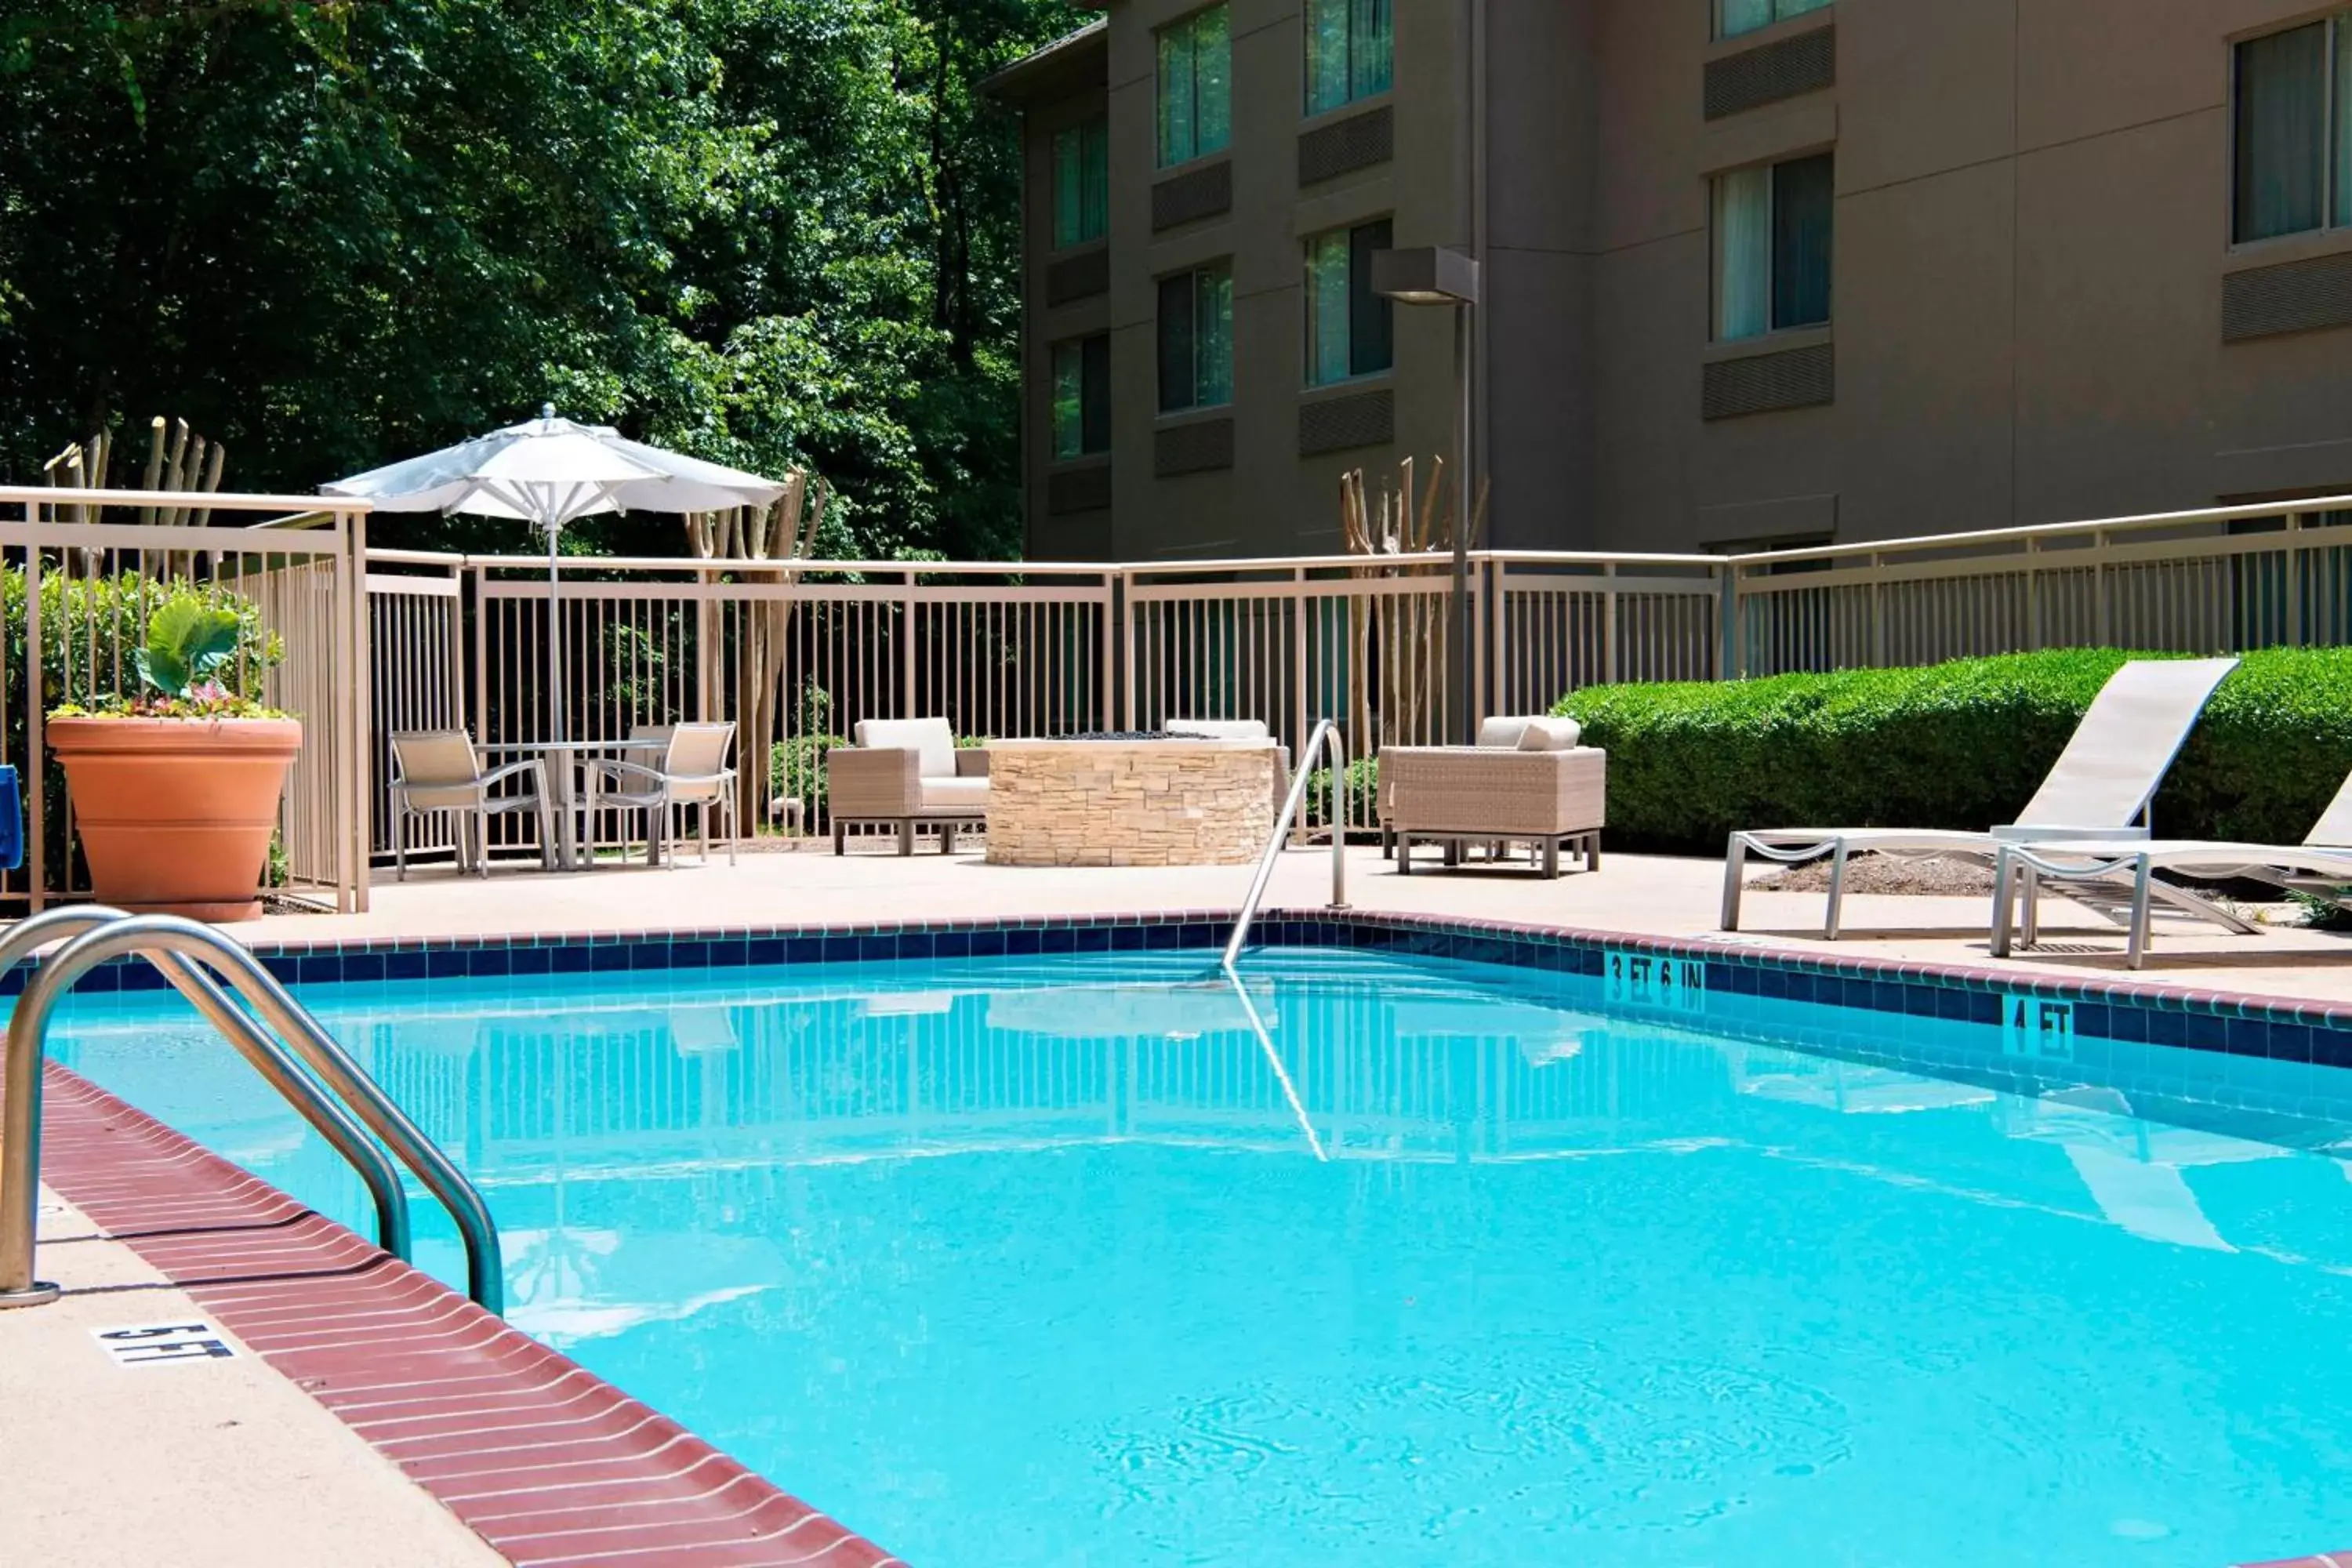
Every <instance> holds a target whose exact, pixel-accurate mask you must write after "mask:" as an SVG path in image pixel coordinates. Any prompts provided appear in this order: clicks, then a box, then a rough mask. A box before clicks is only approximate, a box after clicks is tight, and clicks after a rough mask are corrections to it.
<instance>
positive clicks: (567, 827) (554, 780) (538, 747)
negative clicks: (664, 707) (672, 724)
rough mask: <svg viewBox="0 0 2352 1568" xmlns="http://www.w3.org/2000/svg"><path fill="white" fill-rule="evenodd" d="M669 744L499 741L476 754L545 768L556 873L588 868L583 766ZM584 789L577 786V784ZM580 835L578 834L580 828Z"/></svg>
mask: <svg viewBox="0 0 2352 1568" xmlns="http://www.w3.org/2000/svg"><path fill="white" fill-rule="evenodd" d="M668 745H669V742H667V741H666V740H660V739H646V740H618V741H499V742H494V743H492V744H489V745H486V746H479V747H477V748H476V750H478V751H481V752H488V753H490V754H492V755H497V756H516V757H537V758H539V759H540V760H541V762H542V763H545V764H546V767H547V808H548V810H549V812H550V813H551V814H552V815H553V816H554V817H555V864H556V867H557V868H558V869H561V870H566V871H586V870H592V869H593V868H594V867H595V864H596V857H595V837H596V832H595V816H596V770H595V769H594V768H593V767H589V768H584V769H583V767H582V766H581V763H583V761H593V759H595V758H599V757H616V758H622V759H626V758H627V757H628V756H629V755H630V753H632V752H662V751H664V750H666V749H667V747H668ZM583 778H584V780H585V784H584V785H583V782H582V781H583ZM583 823H584V824H585V825H586V831H585V832H583V831H582V827H583Z"/></svg>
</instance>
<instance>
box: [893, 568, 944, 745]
mask: <svg viewBox="0 0 2352 1568" xmlns="http://www.w3.org/2000/svg"><path fill="white" fill-rule="evenodd" d="M906 578H907V580H906V582H905V583H903V584H900V586H902V587H904V588H905V589H906V590H907V594H906V596H905V597H904V598H901V599H900V600H899V601H898V668H899V669H900V671H902V674H901V675H900V677H899V687H900V690H899V696H898V704H899V705H898V717H899V718H901V719H913V718H917V717H919V714H918V713H917V712H916V711H915V667H916V665H917V663H918V662H919V661H918V658H917V656H916V652H915V638H916V637H917V635H918V634H917V633H916V630H915V592H914V590H915V574H914V572H913V571H912V569H909V570H908V572H907V574H906ZM940 706H941V707H942V708H944V707H945V706H946V704H945V703H941V704H940Z"/></svg>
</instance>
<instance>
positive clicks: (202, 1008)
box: [0, 904, 413, 1262]
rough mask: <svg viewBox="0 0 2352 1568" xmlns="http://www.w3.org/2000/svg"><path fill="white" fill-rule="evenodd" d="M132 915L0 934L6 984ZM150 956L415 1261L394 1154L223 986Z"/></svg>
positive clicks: (38, 922) (54, 921)
mask: <svg viewBox="0 0 2352 1568" xmlns="http://www.w3.org/2000/svg"><path fill="white" fill-rule="evenodd" d="M130 918H131V916H130V914H129V912H128V911H126V910H118V909H114V908H112V907H111V906H110V905H106V904H69V905H67V906H65V907H64V908H61V909H54V910H44V911H43V912H42V913H40V914H37V915H34V916H31V917H30V918H28V919H26V920H23V921H18V922H17V923H16V925H15V926H14V927H12V928H11V929H10V930H9V931H8V933H7V935H6V936H5V937H0V979H5V978H6V977H7V975H8V973H9V971H11V970H13V969H15V968H16V965H17V964H19V963H23V962H24V961H25V960H26V959H27V958H29V957H31V956H32V954H33V953H34V952H36V951H37V950H38V949H40V948H43V947H46V946H47V945H48V944H49V943H50V942H66V941H68V940H70V939H72V938H74V937H78V936H80V935H82V934H83V933H85V932H87V931H94V930H96V929H98V928H99V927H100V926H105V925H111V924H113V923H114V922H115V921H124V920H129V919H130ZM149 957H150V958H151V960H152V962H153V963H154V965H155V967H156V969H158V970H159V971H161V972H162V973H163V978H164V979H166V980H168V981H170V982H171V983H172V987H173V989H174V990H176V991H177V992H179V993H180V994H181V995H183V996H184V997H186V998H187V999H188V1002H189V1004H190V1005H192V1006H194V1008H195V1009H196V1011H197V1012H199V1013H201V1014H203V1015H204V1016H205V1021H206V1022H208V1023H210V1024H211V1025H212V1026H213V1027H214V1028H215V1029H216V1030H218V1031H219V1032H220V1034H221V1036H222V1037H224V1038H225V1039H226V1040H227V1041H228V1043H229V1044H230V1045H231V1046H232V1047H235V1048H236V1053H237V1055H239V1056H241V1057H243V1058H245V1059H246V1062H247V1065H248V1066H250V1067H251V1068H253V1070H254V1071H256V1072H257V1073H259V1074H260V1075H261V1078H262V1081H263V1082H265V1083H267V1084H268V1085H269V1087H270V1088H272V1089H276V1090H277V1091H278V1096H279V1098H281V1099H283V1100H285V1101H286V1102H287V1103H288V1104H289V1105H291V1106H292V1107H293V1108H294V1109H295V1110H297V1111H299V1112H300V1113H301V1116H302V1120H303V1121H307V1122H309V1123H310V1126H311V1128H312V1130H313V1131H316V1132H317V1133H318V1134H319V1136H320V1137H321V1138H323V1139H325V1140H326V1141H327V1143H328V1146H329V1147H331V1148H332V1149H333V1150H334V1151H335V1152H336V1153H338V1154H340V1155H341V1156H342V1158H343V1162H344V1163H346V1164H348V1165H350V1166H351V1167H352V1170H353V1171H355V1172H357V1173H358V1174H359V1178H360V1181H361V1183H362V1185H364V1186H365V1187H366V1188H367V1190H368V1199H369V1201H370V1202H371V1203H372V1204H373V1205H374V1207H375V1238H376V1245H377V1246H378V1247H383V1249H384V1250H385V1251H386V1252H389V1253H391V1254H392V1255H393V1256H394V1258H399V1259H400V1260H401V1261H402V1262H407V1261H408V1259H409V1255H410V1250H411V1247H412V1246H413V1233H412V1231H411V1230H410V1227H409V1223H408V1193H407V1190H406V1189H405V1188H404V1187H403V1186H402V1185H401V1184H400V1171H399V1168H398V1167H397V1166H395V1165H394V1164H393V1163H392V1158H391V1156H390V1155H388V1154H386V1153H385V1152H383V1149H382V1148H381V1147H379V1146H378V1145H377V1143H376V1142H375V1141H374V1140H373V1139H372V1138H370V1137H369V1136H368V1134H367V1130H366V1129H365V1128H364V1127H362V1126H361V1125H360V1123H359V1122H358V1121H356V1120H355V1119H354V1118H353V1117H352V1113H351V1112H350V1111H348V1110H344V1109H343V1108H342V1106H341V1103H339V1102H338V1101H337V1100H335V1099H334V1098H333V1097H332V1096H331V1095H329V1094H328V1093H327V1092H326V1091H325V1090H324V1089H320V1087H319V1085H318V1082H317V1080H315V1079H312V1078H311V1077H310V1075H309V1074H307V1073H305V1072H303V1071H301V1070H300V1069H299V1068H296V1067H295V1065H294V1063H293V1062H292V1061H291V1060H290V1059H289V1058H288V1057H287V1055H286V1053H285V1052H284V1051H282V1050H280V1049H278V1047H276V1046H275V1045H274V1044H273V1043H272V1042H271V1041H270V1039H269V1037H268V1036H267V1035H265V1034H264V1033H262V1031H261V1026H260V1025H258V1024H257V1023H256V1022H254V1019H253V1016H252V1015H251V1014H249V1013H247V1012H246V1011H245V1010H244V1009H243V1008H241V1007H239V1006H237V1005H236V1003H235V1002H233V1001H231V1000H230V999H229V996H228V994H227V993H226V992H225V991H223V990H222V989H221V987H220V984H219V982H217V981H215V980H214V979H213V978H212V977H211V976H210V975H209V974H207V973H205V972H204V971H203V970H201V969H199V968H197V967H196V966H195V965H194V964H192V963H189V962H188V961H187V960H185V959H184V958H182V957H181V956H180V955H179V954H178V953H176V952H163V951H159V952H153V953H151V954H150V955H149Z"/></svg>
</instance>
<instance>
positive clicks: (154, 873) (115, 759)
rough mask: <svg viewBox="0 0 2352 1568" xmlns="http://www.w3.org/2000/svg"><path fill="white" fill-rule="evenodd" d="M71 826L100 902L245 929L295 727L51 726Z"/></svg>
mask: <svg viewBox="0 0 2352 1568" xmlns="http://www.w3.org/2000/svg"><path fill="white" fill-rule="evenodd" d="M47 731H48V742H49V744H50V746H51V747H52V748H54V749H55V751H56V752H57V754H58V762H59V763H61V764H63V766H64V768H65V770H66V784H67V787H68V789H69V790H71V792H72V794H73V810H74V826H75V827H76V828H77V829H78V830H79V832H80V834H81V844H82V852H83V853H84V854H85V855H86V856H88V857H89V879H90V890H91V892H92V893H94V894H95V895H96V896H97V898H98V899H99V900H100V902H101V903H109V904H118V905H120V906H121V907H122V908H123V909H126V910H134V911H137V912H140V913H147V914H172V915H185V916H187V917H188V918H189V919H191V920H199V921H249V920H252V919H254V918H256V917H257V916H258V915H259V914H260V913H261V900H260V898H259V897H258V889H260V887H261V879H262V876H263V874H264V872H265V871H267V870H268V863H269V838H270V835H271V834H272V833H274V832H275V831H276V830H277V827H278V796H279V795H281V794H282V793H284V790H285V787H286V770H287V769H288V768H289V766H291V765H292V764H293V762H294V758H295V756H296V754H297V753H299V752H300V751H301V750H302V726H301V724H300V723H299V721H296V720H292V719H52V720H50V721H49V722H48V727H47Z"/></svg>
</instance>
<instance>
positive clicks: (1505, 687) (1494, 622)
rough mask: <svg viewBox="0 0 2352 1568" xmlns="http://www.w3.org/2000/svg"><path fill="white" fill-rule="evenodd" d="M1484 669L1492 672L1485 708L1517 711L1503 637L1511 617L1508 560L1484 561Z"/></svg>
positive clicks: (1508, 645)
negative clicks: (1485, 663)
mask: <svg viewBox="0 0 2352 1568" xmlns="http://www.w3.org/2000/svg"><path fill="white" fill-rule="evenodd" d="M1486 580H1487V591H1486V643H1487V647H1488V656H1487V666H1486V668H1488V669H1489V670H1490V671H1492V674H1491V676H1490V678H1489V685H1488V688H1487V692H1486V711H1487V712H1489V713H1509V712H1514V711H1516V710H1517V704H1515V703H1514V702H1513V701H1512V698H1511V667H1510V664H1509V659H1510V644H1509V643H1508V641H1507V640H1506V639H1507V627H1508V626H1509V625H1510V619H1511V563H1509V562H1507V561H1489V562H1488V563H1486Z"/></svg>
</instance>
